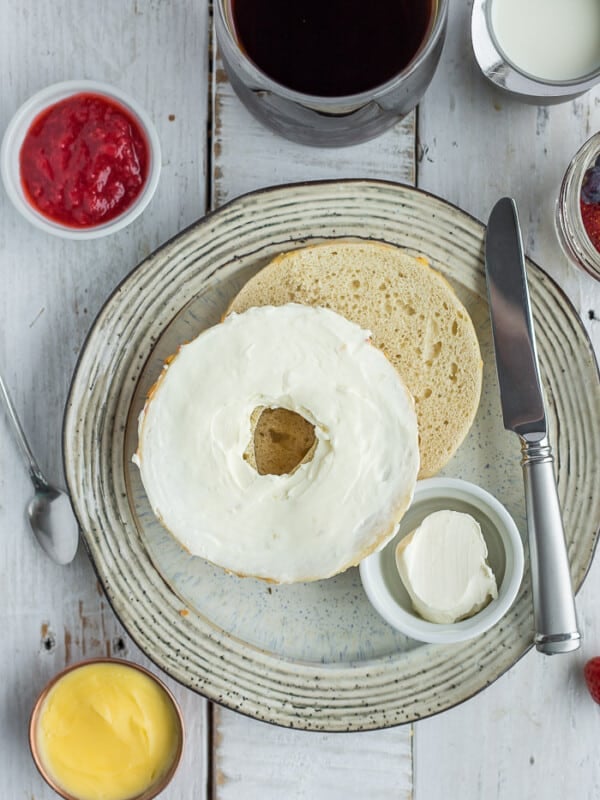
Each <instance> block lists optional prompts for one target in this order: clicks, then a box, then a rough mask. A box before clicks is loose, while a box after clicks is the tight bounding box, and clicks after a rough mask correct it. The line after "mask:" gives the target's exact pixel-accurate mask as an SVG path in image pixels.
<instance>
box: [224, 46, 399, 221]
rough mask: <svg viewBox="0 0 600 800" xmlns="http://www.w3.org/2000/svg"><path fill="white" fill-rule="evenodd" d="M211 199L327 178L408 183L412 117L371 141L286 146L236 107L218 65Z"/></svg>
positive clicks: (248, 114)
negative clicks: (314, 145)
mask: <svg viewBox="0 0 600 800" xmlns="http://www.w3.org/2000/svg"><path fill="white" fill-rule="evenodd" d="M213 136H214V140H213V164H214V169H213V174H214V182H213V198H212V204H213V206H215V207H217V206H220V205H222V204H223V203H224V202H226V201H227V200H231V199H232V198H234V197H238V196H239V195H241V194H244V193H246V192H249V191H252V190H254V189H259V188H261V187H264V186H274V185H278V184H282V183H294V182H296V181H308V180H328V179H332V178H366V177H368V178H377V179H381V180H390V181H398V182H399V183H408V184H414V180H415V170H414V162H415V138H414V137H415V114H414V113H413V114H410V115H409V116H408V117H406V119H404V120H403V121H402V122H400V123H398V124H397V125H396V126H394V127H393V128H392V129H391V130H389V131H387V132H386V133H384V134H383V135H382V136H380V137H379V138H378V139H375V140H374V141H371V142H365V143H363V144H359V145H355V146H353V147H343V148H315V147H308V146H303V145H299V144H295V143H294V142H288V141H287V140H286V139H283V138H282V137H281V136H277V135H276V134H274V133H272V132H271V131H269V130H267V129H266V128H265V127H264V126H262V125H261V124H259V123H258V122H257V121H256V120H255V119H254V118H253V117H252V115H251V114H250V112H249V111H247V110H246V108H245V107H244V106H243V105H242V104H241V103H240V101H239V100H238V98H237V96H236V95H235V93H234V91H233V89H232V88H231V85H230V84H229V82H228V80H227V75H226V73H225V70H224V69H223V66H222V63H221V61H220V60H217V62H216V64H215V69H214V120H213Z"/></svg>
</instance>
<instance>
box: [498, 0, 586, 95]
mask: <svg viewBox="0 0 600 800" xmlns="http://www.w3.org/2000/svg"><path fill="white" fill-rule="evenodd" d="M490 21H491V26H492V29H493V32H494V36H495V38H496V41H497V43H498V45H499V47H500V49H501V50H502V51H503V52H504V55H505V56H506V57H507V59H508V60H509V61H511V62H512V63H513V65H514V66H515V67H517V69H519V70H520V71H521V72H525V73H528V74H529V75H531V76H533V77H537V78H541V79H542V80H547V81H568V80H574V79H577V78H582V77H584V76H585V75H588V74H589V73H590V72H595V71H596V70H598V69H599V68H600V0H492V5H491V19H490Z"/></svg>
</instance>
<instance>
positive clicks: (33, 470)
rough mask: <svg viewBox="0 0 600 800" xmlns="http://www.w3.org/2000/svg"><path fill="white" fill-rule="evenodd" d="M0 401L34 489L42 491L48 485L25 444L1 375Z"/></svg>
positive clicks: (27, 445)
mask: <svg viewBox="0 0 600 800" xmlns="http://www.w3.org/2000/svg"><path fill="white" fill-rule="evenodd" d="M0 399H1V400H2V404H3V405H4V409H5V411H6V415H7V417H8V419H9V421H10V423H11V425H12V430H13V434H14V437H15V440H16V442H17V444H18V445H19V449H20V450H21V453H22V455H23V458H24V459H25V462H26V464H27V467H28V469H29V475H30V477H31V480H32V481H33V483H34V484H35V486H36V487H38V488H40V489H44V488H45V487H46V486H47V485H48V481H47V480H46V478H45V477H44V475H43V474H42V471H41V470H40V467H39V465H38V463H37V461H36V460H35V458H34V455H33V453H32V452H31V449H30V447H29V444H28V443H27V439H26V438H25V433H24V432H23V428H22V427H21V423H20V422H19V418H18V417H17V412H16V411H15V407H14V405H13V403H12V400H11V399H10V395H9V393H8V389H7V388H6V385H5V383H4V381H3V380H2V375H0Z"/></svg>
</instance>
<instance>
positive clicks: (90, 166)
mask: <svg viewBox="0 0 600 800" xmlns="http://www.w3.org/2000/svg"><path fill="white" fill-rule="evenodd" d="M0 169H1V172H2V180H3V182H4V186H5V188H6V191H7V194H8V196H9V198H10V199H11V201H12V202H13V204H14V205H15V207H16V208H17V209H18V210H19V211H20V212H21V213H22V214H23V216H24V217H26V218H27V219H28V220H29V221H30V222H32V223H33V224H34V225H36V226H37V227H38V228H41V229H42V230H45V231H47V232H48V233H52V234H55V235H57V236H63V237H66V238H70V239H91V238H96V237H98V236H105V235H107V234H109V233H114V232H115V231H118V230H120V229H122V228H124V227H125V226H126V225H128V224H129V223H130V222H132V221H133V220H134V219H135V218H136V217H137V216H139V214H141V213H142V211H143V210H144V208H145V207H146V206H147V205H148V203H149V202H150V200H151V198H152V195H153V194H154V191H155V190H156V186H157V184H158V179H159V174H160V143H159V140H158V136H157V133H156V130H155V128H154V125H153V124H152V121H151V120H150V118H149V117H148V115H147V114H146V112H145V111H144V110H143V109H142V108H141V107H140V106H139V105H138V104H137V103H136V102H135V100H133V99H132V98H131V97H129V96H128V95H126V94H125V93H124V92H122V91H121V90H119V89H116V88H114V87H112V86H109V85H107V84H104V83H99V82H96V81H66V82H63V83H57V84H54V85H52V86H49V87H47V88H46V89H43V90H42V91H40V92H38V93H37V94H35V95H34V96H33V97H31V98H29V100H28V101H27V102H25V103H24V104H23V105H22V106H21V108H20V109H19V110H18V111H17V113H16V114H15V116H14V117H13V118H12V120H11V122H10V123H9V126H8V128H7V129H6V133H5V135H4V139H3V141H2V147H1V149H0Z"/></svg>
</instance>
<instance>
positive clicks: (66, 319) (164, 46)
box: [0, 0, 208, 800]
mask: <svg viewBox="0 0 600 800" xmlns="http://www.w3.org/2000/svg"><path fill="white" fill-rule="evenodd" d="M0 15H1V19H2V24H1V25H0V85H1V89H2V91H1V94H2V103H0V131H2V132H3V131H4V128H5V127H6V125H7V124H8V121H9V118H10V116H11V115H12V113H14V111H16V109H17V108H18V107H19V105H21V103H23V102H24V101H25V100H26V99H27V98H28V97H29V96H30V95H31V94H33V93H34V92H36V91H38V90H39V89H41V88H43V87H44V86H46V85H49V84H51V83H53V82H56V81H61V80H67V79H75V78H81V77H84V78H90V79H96V80H102V81H106V82H108V83H112V84H114V85H116V86H118V87H120V88H122V89H123V90H125V91H127V92H130V93H131V94H133V95H134V96H135V97H136V98H137V99H138V101H139V102H140V103H141V105H142V106H143V107H144V108H146V110H147V111H148V112H149V114H150V116H151V117H152V118H153V120H154V122H155V124H156V126H157V128H158V132H159V136H160V139H161V144H162V151H163V171H162V176H161V180H160V184H159V188H158V191H157V193H156V195H155V197H154V199H153V201H152V202H151V204H150V206H149V207H148V209H146V211H145V212H144V214H143V215H142V216H141V217H140V218H139V219H138V220H136V222H135V223H133V224H132V226H131V227H130V228H128V229H126V230H124V231H122V232H120V233H118V234H115V235H113V236H111V237H109V238H106V239H98V240H95V241H91V242H69V241H66V240H62V239H58V238H55V237H52V236H49V235H46V234H44V233H41V232H39V231H37V230H36V229H35V228H33V227H32V226H31V225H30V224H29V223H28V222H26V221H25V220H24V219H22V218H21V217H20V215H19V214H18V213H17V212H16V211H15V210H14V208H13V207H12V205H11V204H10V202H9V200H8V198H7V196H6V194H5V192H4V190H3V189H1V190H0V280H1V285H2V290H1V291H0V320H1V327H0V330H1V333H0V369H1V370H2V373H3V375H4V377H5V379H6V381H7V383H8V385H9V387H10V389H11V393H12V395H13V399H14V402H15V405H16V406H17V409H18V410H19V413H20V415H21V417H22V421H23V425H24V427H25V429H26V431H27V433H28V436H29V438H30V440H31V445H32V448H33V449H34V451H35V452H36V454H37V455H38V458H39V461H40V464H41V466H42V468H43V469H44V470H45V471H46V472H47V473H48V476H49V477H50V478H51V479H53V480H55V481H56V482H58V483H62V478H61V475H62V460H61V425H62V412H63V406H64V402H65V398H66V394H67V389H68V385H69V380H70V376H71V373H72V370H73V367H74V365H75V361H76V358H77V353H78V352H79V349H80V347H81V345H82V343H83V340H84V338H85V335H86V332H87V330H88V327H89V325H90V324H91V321H92V319H93V317H94V315H95V314H96V312H97V311H98V309H99V308H100V307H101V305H102V304H103V302H104V300H105V299H106V297H107V295H108V294H109V292H110V291H111V290H112V289H113V288H114V286H115V285H116V284H117V283H118V281H120V280H121V279H122V278H123V277H124V276H125V275H126V274H127V273H128V272H129V270H131V269H132V268H133V267H134V266H135V265H136V264H137V263H138V262H139V261H140V260H141V259H142V258H143V257H145V256H146V255H147V254H148V253H150V252H151V251H152V250H153V249H155V248H156V247H157V246H158V245H159V244H160V243H161V242H163V241H164V240H166V239H168V238H169V237H170V236H173V235H174V234H175V233H177V232H178V231H179V230H180V229H181V228H182V227H184V226H185V225H187V224H189V223H190V222H192V221H193V220H194V219H196V218H197V217H199V216H200V215H201V214H202V213H203V212H204V208H205V185H206V181H205V173H204V169H205V162H204V155H205V152H206V150H205V146H206V145H205V142H206V134H205V131H206V117H207V108H208V98H207V77H206V76H207V61H206V52H207V33H208V24H207V19H208V14H207V4H206V1H205V0H199V1H197V0H194V2H192V1H191V0H190V1H189V2H188V1H186V2H177V3H175V2H142V1H141V0H140V2H130V1H129V0H128V2H121V0H108V1H106V0H105V2H101V3H96V2H91V0H60V2H57V3H52V4H43V3H11V2H2V3H1V5H0ZM189 75H193V76H195V78H194V80H193V81H192V80H184V79H183V76H189ZM30 493H31V485H30V483H29V480H28V478H27V475H26V473H25V470H24V469H22V467H21V464H20V461H19V458H18V452H17V450H16V447H15V446H14V445H13V442H12V440H11V437H10V432H9V429H8V426H7V424H6V423H5V421H4V419H3V418H2V416H0V530H1V532H2V535H1V536H0V592H1V599H2V611H1V612H0V615H1V616H0V618H1V620H2V630H3V634H4V638H3V642H2V645H3V646H2V648H1V650H0V675H2V690H1V691H0V741H1V746H0V794H1V795H2V797H6V798H10V799H11V800H13V798H14V800H17V799H18V798H28V800H30V798H33V797H35V798H37V800H41V798H48V799H49V798H52V797H55V796H56V795H55V794H54V793H53V792H52V791H51V790H50V789H49V788H47V787H46V786H45V784H44V783H43V782H42V780H41V779H40V778H39V776H38V775H37V772H36V770H35V768H34V766H33V762H32V761H31V757H30V755H29V750H28V745H27V724H28V718H29V714H30V711H31V707H32V704H33V701H34V698H35V696H36V694H37V693H38V692H39V691H40V690H41V688H42V686H43V685H44V683H45V682H46V681H47V680H48V679H49V678H50V677H51V676H52V675H54V674H55V673H56V672H58V671H59V670H60V669H61V668H62V667H63V666H64V665H65V664H67V663H69V662H72V661H75V660H76V659H78V658H87V657H92V656H97V655H106V654H113V655H119V656H123V657H125V658H131V659H133V660H135V661H140V662H141V663H143V664H145V665H146V666H149V667H150V668H152V669H155V668H153V667H152V665H151V664H150V663H149V662H148V661H147V659H145V658H143V657H142V656H141V654H140V653H139V651H137V649H136V648H135V647H134V646H133V645H132V644H131V643H130V641H129V640H128V638H127V636H126V635H125V633H124V631H123V630H122V628H121V626H120V625H119V623H118V621H117V620H116V618H115V616H114V614H113V613H112V611H111V609H110V608H109V607H108V605H107V603H106V601H105V599H104V598H103V596H102V593H101V592H99V591H98V588H97V583H96V578H95V576H94V573H93V570H92V567H91V565H90V562H89V560H88V558H87V556H86V554H85V552H83V549H82V548H81V547H80V552H79V554H78V556H77V558H76V560H75V562H74V563H73V564H71V565H70V566H68V567H57V566H55V565H54V564H53V563H52V562H50V561H49V559H48V558H47V557H46V556H45V555H44V554H43V553H42V551H41V550H40V549H39V547H38V546H37V544H36V542H35V541H34V540H33V538H32V535H31V533H30V531H29V529H28V527H27V525H26V522H25V516H24V508H25V504H26V502H27V500H28V498H29V496H30ZM169 684H170V686H171V688H172V689H173V691H174V693H175V694H176V696H177V698H178V699H179V701H180V702H181V703H182V706H183V712H184V716H185V718H186V722H187V729H188V730H187V732H188V745H187V748H186V751H185V754H184V760H183V764H182V767H181V769H180V770H179V772H178V773H177V776H176V779H175V781H174V782H173V784H172V787H171V789H170V790H169V791H170V792H172V794H171V797H173V798H176V797H181V798H184V797H185V798H188V797H189V798H192V797H199V798H201V797H205V786H206V780H207V769H206V758H205V752H206V745H205V740H206V722H205V714H206V710H205V702H204V701H203V700H202V699H201V698H199V697H197V696H195V695H193V694H192V693H190V692H187V691H185V690H182V689H181V687H178V686H173V683H172V682H169ZM198 753H200V757H199V756H198Z"/></svg>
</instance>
